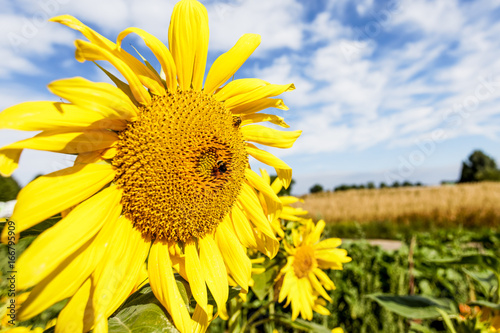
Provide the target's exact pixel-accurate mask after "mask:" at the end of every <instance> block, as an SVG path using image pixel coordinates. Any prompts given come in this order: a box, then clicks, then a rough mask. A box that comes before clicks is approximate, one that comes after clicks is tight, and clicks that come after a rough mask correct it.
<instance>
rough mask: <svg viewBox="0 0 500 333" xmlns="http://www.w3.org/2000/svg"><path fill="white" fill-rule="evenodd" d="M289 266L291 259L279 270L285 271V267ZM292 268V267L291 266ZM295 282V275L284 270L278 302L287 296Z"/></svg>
mask: <svg viewBox="0 0 500 333" xmlns="http://www.w3.org/2000/svg"><path fill="white" fill-rule="evenodd" d="M290 268H291V261H288V262H287V265H286V266H285V267H283V268H282V270H281V272H283V271H286V269H290ZM292 269H293V268H292ZM296 284H297V277H296V276H295V275H294V274H293V273H292V272H290V271H286V273H285V276H284V278H283V284H282V286H281V289H280V293H279V298H278V302H279V303H281V302H283V301H284V300H285V298H286V297H287V296H289V294H290V291H291V290H292V288H293V287H295V286H296Z"/></svg>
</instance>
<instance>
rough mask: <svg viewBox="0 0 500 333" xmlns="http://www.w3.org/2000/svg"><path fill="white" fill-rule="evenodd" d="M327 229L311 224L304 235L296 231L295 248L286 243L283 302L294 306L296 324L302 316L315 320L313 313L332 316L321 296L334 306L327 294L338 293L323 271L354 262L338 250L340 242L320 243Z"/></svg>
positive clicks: (302, 230)
mask: <svg viewBox="0 0 500 333" xmlns="http://www.w3.org/2000/svg"><path fill="white" fill-rule="evenodd" d="M324 227H325V222H324V221H323V220H321V221H319V222H318V223H317V224H316V225H314V223H313V222H312V220H308V221H307V222H306V223H305V224H304V225H303V226H301V227H300V231H297V229H293V230H292V232H293V233H292V238H293V243H292V244H288V243H287V242H286V241H285V243H284V244H285V250H286V252H287V253H288V258H287V263H286V265H285V266H284V267H283V268H282V269H281V271H280V274H279V277H278V278H282V283H283V285H282V287H281V290H280V293H279V302H282V301H284V300H285V298H286V299H287V302H286V304H285V306H288V305H289V304H290V303H292V319H293V320H295V319H296V318H297V317H298V315H299V313H300V315H301V316H302V318H304V319H306V320H312V317H313V310H314V311H316V312H318V313H320V314H324V315H328V314H329V312H328V310H327V309H326V308H325V307H323V305H324V300H323V299H321V298H320V296H321V297H323V298H324V299H326V300H327V301H330V302H331V301H332V299H331V298H330V296H329V295H328V293H327V292H326V290H332V289H334V288H335V285H334V284H333V281H332V280H330V278H329V277H328V275H327V274H326V273H325V272H324V271H323V270H324V269H342V264H344V263H347V262H350V261H351V258H350V257H348V256H347V251H346V250H344V249H338V248H337V247H338V246H339V245H340V244H341V240H340V239H339V238H328V239H325V240H323V241H319V239H320V237H321V233H322V232H323V229H324ZM325 289H326V290H325Z"/></svg>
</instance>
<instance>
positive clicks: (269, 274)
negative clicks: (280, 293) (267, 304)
mask: <svg viewBox="0 0 500 333" xmlns="http://www.w3.org/2000/svg"><path fill="white" fill-rule="evenodd" d="M278 270H279V267H278V266H271V267H268V268H267V269H266V270H265V271H264V273H261V274H256V275H253V276H252V278H253V281H254V285H253V286H252V290H253V292H254V293H255V296H257V298H258V299H259V300H260V301H262V300H264V299H265V298H266V297H267V295H268V293H269V291H270V289H271V288H272V287H273V285H274V279H275V278H276V275H278Z"/></svg>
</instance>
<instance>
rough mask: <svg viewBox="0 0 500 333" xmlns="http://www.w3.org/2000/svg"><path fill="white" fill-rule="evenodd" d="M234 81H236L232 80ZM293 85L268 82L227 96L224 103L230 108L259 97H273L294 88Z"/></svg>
mask: <svg viewBox="0 0 500 333" xmlns="http://www.w3.org/2000/svg"><path fill="white" fill-rule="evenodd" d="M233 82H236V81H233ZM294 89H295V86H294V85H293V83H292V84H268V85H265V86H262V87H260V88H258V89H255V90H252V91H248V92H244V93H242V94H239V95H237V96H234V97H231V98H228V99H226V100H225V102H224V105H225V106H226V107H227V108H232V107H236V106H239V105H243V104H246V103H251V102H253V101H257V100H259V99H263V98H268V97H274V96H278V95H280V94H282V93H284V92H285V91H291V90H294Z"/></svg>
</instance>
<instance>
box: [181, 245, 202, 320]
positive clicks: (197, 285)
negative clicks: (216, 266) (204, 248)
mask: <svg viewBox="0 0 500 333" xmlns="http://www.w3.org/2000/svg"><path fill="white" fill-rule="evenodd" d="M184 252H185V254H186V274H187V278H188V281H189V286H190V288H191V292H192V294H193V297H194V299H195V300H196V303H197V304H199V305H200V307H201V308H202V309H203V311H205V313H208V310H207V305H208V295H207V285H206V284H205V275H204V274H203V273H204V271H203V268H202V266H201V263H200V257H199V256H198V250H197V249H196V244H195V243H194V242H192V241H191V242H187V243H186V244H184Z"/></svg>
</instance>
